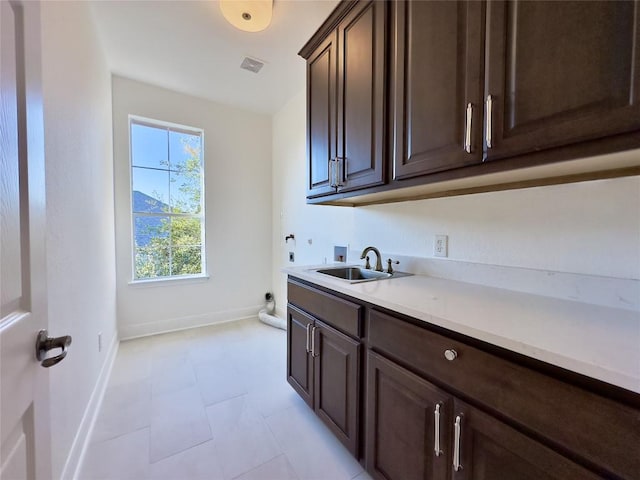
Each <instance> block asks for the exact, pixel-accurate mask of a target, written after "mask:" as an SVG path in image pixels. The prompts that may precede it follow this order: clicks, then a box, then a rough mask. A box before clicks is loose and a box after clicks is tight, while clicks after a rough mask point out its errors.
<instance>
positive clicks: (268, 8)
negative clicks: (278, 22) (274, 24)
mask: <svg viewBox="0 0 640 480" xmlns="http://www.w3.org/2000/svg"><path fill="white" fill-rule="evenodd" d="M220 10H222V15H224V18H226V19H227V21H228V22H229V23H230V24H231V25H233V26H234V27H236V28H239V29H240V30H244V31H245V32H260V31H262V30H264V29H265V28H267V27H268V26H269V24H270V23H271V17H272V16H273V0H220Z"/></svg>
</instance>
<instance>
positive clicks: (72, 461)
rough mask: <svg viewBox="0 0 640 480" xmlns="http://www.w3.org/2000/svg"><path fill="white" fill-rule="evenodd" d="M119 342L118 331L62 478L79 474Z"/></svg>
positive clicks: (75, 477)
mask: <svg viewBox="0 0 640 480" xmlns="http://www.w3.org/2000/svg"><path fill="white" fill-rule="evenodd" d="M119 344H120V342H119V341H118V333H117V332H116V333H115V335H114V336H113V339H112V340H111V343H110V344H109V349H108V350H107V356H106V358H105V361H104V364H103V365H102V370H100V375H98V381H97V382H96V384H95V387H94V388H93V392H91V397H89V403H88V404H87V408H86V409H85V411H84V414H83V415H82V421H81V422H80V427H79V428H78V431H77V432H76V436H75V438H74V439H73V443H72V444H71V449H70V451H69V455H68V456H67V461H66V462H65V464H64V468H63V469H62V475H61V476H60V478H61V479H63V480H66V479H74V480H75V479H77V478H78V475H79V474H80V469H81V467H82V463H83V461H84V455H85V452H86V451H87V447H88V445H89V440H90V439H91V433H92V432H93V426H94V425H95V423H96V418H97V417H98V412H100V406H101V405H102V399H103V398H104V392H105V390H106V388H107V384H108V383H109V376H110V375H111V369H112V368H113V363H114V361H115V359H116V355H117V353H118V346H119Z"/></svg>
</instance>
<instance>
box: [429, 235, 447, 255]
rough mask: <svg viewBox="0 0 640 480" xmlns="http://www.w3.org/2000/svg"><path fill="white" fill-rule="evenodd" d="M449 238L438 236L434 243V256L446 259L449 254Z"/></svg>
mask: <svg viewBox="0 0 640 480" xmlns="http://www.w3.org/2000/svg"><path fill="white" fill-rule="evenodd" d="M448 244H449V237H448V236H447V235H436V236H435V240H434V242H433V256H434V257H446V256H448V255H449V252H448Z"/></svg>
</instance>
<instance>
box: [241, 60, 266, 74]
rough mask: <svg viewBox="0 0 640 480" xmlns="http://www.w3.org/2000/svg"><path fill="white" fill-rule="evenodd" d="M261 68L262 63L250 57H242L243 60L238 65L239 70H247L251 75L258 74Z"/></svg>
mask: <svg viewBox="0 0 640 480" xmlns="http://www.w3.org/2000/svg"><path fill="white" fill-rule="evenodd" d="M262 67H264V62H261V61H260V60H256V59H255V58H251V57H244V60H243V61H242V64H241V65H240V68H244V69H245V70H249V71H250V72H253V73H258V72H259V71H260V69H261V68H262Z"/></svg>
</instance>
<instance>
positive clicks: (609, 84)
mask: <svg viewBox="0 0 640 480" xmlns="http://www.w3.org/2000/svg"><path fill="white" fill-rule="evenodd" d="M638 9H639V3H638V2H637V1H636V2H634V1H591V2H583V1H561V2H558V1H535V2H527V1H512V2H502V1H491V2H488V3H487V48H486V82H485V106H486V109H487V111H486V122H485V129H486V132H485V148H486V158H487V159H488V160H493V159H498V158H505V157H511V156H515V155H519V154H523V153H528V152H533V151H538V150H543V149H550V148H553V147H558V146H563V145H568V144H572V143H577V142H582V141H586V140H592V139H597V138H601V137H605V136H608V135H615V134H620V133H624V132H629V131H633V130H637V129H638V128H640V45H639V41H638V39H639V36H640V32H639V31H638V14H639V13H640V12H639V11H638Z"/></svg>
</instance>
